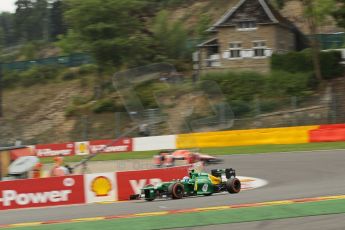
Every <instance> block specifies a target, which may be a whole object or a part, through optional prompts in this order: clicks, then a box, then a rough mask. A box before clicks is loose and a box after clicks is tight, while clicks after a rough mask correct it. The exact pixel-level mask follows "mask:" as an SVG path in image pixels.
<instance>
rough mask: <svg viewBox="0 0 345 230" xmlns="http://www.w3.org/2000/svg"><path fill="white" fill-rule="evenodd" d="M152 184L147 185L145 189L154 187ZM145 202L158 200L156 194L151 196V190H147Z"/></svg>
mask: <svg viewBox="0 0 345 230" xmlns="http://www.w3.org/2000/svg"><path fill="white" fill-rule="evenodd" d="M152 186H153V185H152V184H147V185H145V186H144V188H147V187H152ZM144 194H145V200H146V201H153V200H154V199H156V194H151V192H150V190H145V193H144Z"/></svg>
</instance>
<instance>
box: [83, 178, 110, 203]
mask: <svg viewBox="0 0 345 230" xmlns="http://www.w3.org/2000/svg"><path fill="white" fill-rule="evenodd" d="M85 194H86V202H87V203H94V202H105V201H116V200H117V184H116V177H115V173H95V174H87V175H85Z"/></svg>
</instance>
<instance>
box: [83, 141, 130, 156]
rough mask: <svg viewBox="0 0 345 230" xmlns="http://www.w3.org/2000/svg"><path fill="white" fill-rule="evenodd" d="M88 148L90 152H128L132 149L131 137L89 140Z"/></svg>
mask: <svg viewBox="0 0 345 230" xmlns="http://www.w3.org/2000/svg"><path fill="white" fill-rule="evenodd" d="M89 149H90V152H91V153H96V152H101V153H114V152H130V151H132V149H133V148H132V139H131V138H123V139H119V140H116V141H115V140H94V141H89Z"/></svg>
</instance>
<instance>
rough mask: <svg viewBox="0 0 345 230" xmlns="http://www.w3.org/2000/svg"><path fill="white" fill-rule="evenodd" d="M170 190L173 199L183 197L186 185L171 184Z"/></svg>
mask: <svg viewBox="0 0 345 230" xmlns="http://www.w3.org/2000/svg"><path fill="white" fill-rule="evenodd" d="M168 192H169V194H170V195H171V197H172V198H173V199H182V198H183V195H184V186H183V184H181V183H174V184H171V185H170V186H169V188H168Z"/></svg>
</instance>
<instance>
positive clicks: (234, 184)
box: [226, 178, 241, 194]
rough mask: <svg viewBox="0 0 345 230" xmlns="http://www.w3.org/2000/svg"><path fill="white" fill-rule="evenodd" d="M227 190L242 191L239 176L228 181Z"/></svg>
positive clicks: (232, 191)
mask: <svg viewBox="0 0 345 230" xmlns="http://www.w3.org/2000/svg"><path fill="white" fill-rule="evenodd" d="M226 190H227V191H228V192H229V193H231V194H233V193H239V192H240V191H241V181H240V180H239V179H237V178H231V179H229V180H227V181H226Z"/></svg>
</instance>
